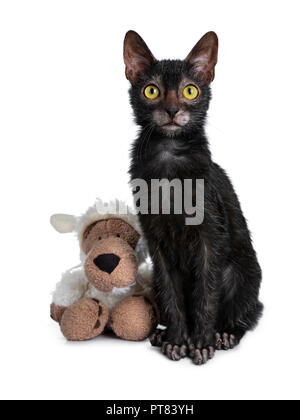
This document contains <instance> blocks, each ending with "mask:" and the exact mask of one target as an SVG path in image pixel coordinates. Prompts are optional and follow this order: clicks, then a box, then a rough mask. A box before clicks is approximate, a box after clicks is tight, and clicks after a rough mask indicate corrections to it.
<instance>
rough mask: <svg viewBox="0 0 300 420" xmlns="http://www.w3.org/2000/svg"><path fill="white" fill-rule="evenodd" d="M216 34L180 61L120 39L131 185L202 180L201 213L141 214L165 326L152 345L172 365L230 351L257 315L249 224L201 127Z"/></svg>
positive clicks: (134, 38) (134, 37) (131, 35)
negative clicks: (131, 137)
mask: <svg viewBox="0 0 300 420" xmlns="http://www.w3.org/2000/svg"><path fill="white" fill-rule="evenodd" d="M217 53H218V38H217V36H216V34H215V33H213V32H209V33H207V34H206V35H205V36H204V37H203V38H202V39H201V40H200V41H199V42H198V43H197V44H196V45H195V47H194V48H193V49H192V51H191V52H190V54H189V55H188V56H187V58H186V59H185V60H184V61H181V60H162V61H158V60H156V59H155V58H154V56H153V55H152V53H151V51H150V50H149V48H148V47H147V45H146V44H145V42H144V41H143V40H142V38H141V37H140V36H139V35H138V34H137V33H136V32H133V31H129V32H128V33H127V34H126V37H125V41H124V60H125V64H126V77H127V78H128V79H129V81H130V82H131V85H132V86H131V89H130V99H131V104H132V107H133V110H134V114H135V119H136V122H137V124H138V125H139V126H140V127H141V131H140V135H139V137H138V139H137V140H136V141H135V143H134V146H133V149H132V161H131V168H130V175H131V178H132V179H136V178H140V179H144V180H145V181H146V182H147V183H148V185H150V182H151V179H168V180H172V179H180V180H182V181H183V180H184V179H193V180H196V179H204V182H205V195H204V208H205V217H204V221H203V223H202V224H200V225H196V226H187V225H186V224H185V216H186V215H185V214H182V215H178V214H170V215H167V214H149V215H146V214H140V216H139V217H140V222H141V225H142V228H143V231H144V234H145V237H146V239H147V241H148V245H149V249H150V253H151V257H152V259H153V265H154V288H155V293H156V299H157V303H158V306H159V309H160V311H161V313H162V316H163V318H164V320H165V321H164V323H165V324H166V327H167V328H166V330H164V331H162V330H157V331H156V332H155V333H154V335H153V336H152V338H151V342H152V344H153V345H157V346H161V347H162V351H163V353H164V354H166V355H167V356H168V357H169V358H170V359H172V360H179V359H180V358H182V357H184V356H186V355H188V356H189V357H191V358H192V359H193V361H194V363H196V364H203V363H206V362H207V361H208V359H210V358H212V357H213V355H214V350H215V349H220V350H221V349H224V350H227V349H230V348H233V347H234V346H235V345H237V344H238V343H239V341H240V340H241V338H242V337H243V336H244V334H245V333H246V332H247V331H248V330H250V329H252V328H254V327H255V326H256V324H257V322H258V319H259V317H260V316H261V314H262V310H263V305H262V304H261V303H260V302H259V300H258V295H259V288H260V283H261V270H260V267H259V264H258V262H257V258H256V254H255V251H254V249H253V247H252V243H251V238H250V234H249V231H248V228H247V224H246V220H245V218H244V216H243V214H242V211H241V208H240V204H239V201H238V198H237V196H236V194H235V192H234V189H233V187H232V185H231V182H230V180H229V178H228V176H227V175H226V173H225V172H224V171H223V170H222V169H221V168H220V167H219V166H218V165H217V164H215V163H214V162H213V161H212V159H211V154H210V151H209V147H208V141H207V138H206V135H205V131H204V125H205V119H206V114H207V110H208V107H209V102H210V98H211V91H210V87H209V85H210V83H211V82H212V80H213V79H214V68H215V65H216V63H217Z"/></svg>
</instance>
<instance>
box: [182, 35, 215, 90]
mask: <svg viewBox="0 0 300 420" xmlns="http://www.w3.org/2000/svg"><path fill="white" fill-rule="evenodd" d="M185 61H187V62H188V63H190V64H191V65H192V70H193V72H194V73H195V75H196V76H197V77H199V78H200V79H202V80H203V82H204V83H206V84H210V83H211V82H212V81H213V80H214V77H215V66H216V64H217V61H218V37H217V35H216V34H215V33H214V32H208V33H207V34H206V35H204V36H203V37H202V38H201V39H200V41H198V42H197V44H196V45H195V46H194V48H193V49H192V51H191V52H190V53H189V55H188V56H187V57H186V59H185Z"/></svg>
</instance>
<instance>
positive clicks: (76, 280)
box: [53, 262, 152, 312]
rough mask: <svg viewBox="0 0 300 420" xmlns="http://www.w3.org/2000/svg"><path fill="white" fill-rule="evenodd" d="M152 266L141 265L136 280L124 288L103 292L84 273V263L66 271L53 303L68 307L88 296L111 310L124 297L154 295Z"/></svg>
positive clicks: (147, 263) (54, 295)
mask: <svg viewBox="0 0 300 420" xmlns="http://www.w3.org/2000/svg"><path fill="white" fill-rule="evenodd" d="M151 278H152V267H151V263H150V264H149V262H145V263H143V264H141V265H140V266H139V270H138V274H137V278H136V281H135V282H134V283H133V284H131V285H130V286H127V287H123V288H116V287H114V288H113V290H112V291H111V292H101V291H100V290H97V289H96V288H95V287H94V286H93V285H91V284H90V283H89V282H88V280H87V278H86V275H85V273H84V268H83V266H82V265H80V266H78V267H74V268H71V269H70V270H68V271H66V272H65V273H64V274H63V276H62V279H61V281H60V283H58V284H57V285H56V290H55V292H54V293H53V303H55V305H57V306H63V307H68V306H70V305H72V303H75V302H77V300H79V299H81V298H84V297H87V298H90V299H98V300H99V301H100V302H102V303H103V304H104V305H105V306H106V308H107V309H108V310H109V312H111V311H112V310H113V308H114V307H115V306H116V305H117V304H118V303H119V302H120V301H121V300H123V299H125V298H127V297H129V296H132V295H141V296H147V297H151V296H152V288H151Z"/></svg>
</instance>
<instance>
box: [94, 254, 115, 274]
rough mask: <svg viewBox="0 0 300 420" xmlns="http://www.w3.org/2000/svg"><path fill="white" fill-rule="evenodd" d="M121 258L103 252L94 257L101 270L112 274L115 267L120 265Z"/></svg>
mask: <svg viewBox="0 0 300 420" xmlns="http://www.w3.org/2000/svg"><path fill="white" fill-rule="evenodd" d="M119 262H120V258H119V257H118V256H117V255H115V254H101V255H98V257H97V258H95V259H94V264H95V265H96V266H97V267H98V268H100V270H102V271H105V272H106V273H108V274H111V273H112V272H113V271H114V269H115V268H116V267H117V266H118V264H119Z"/></svg>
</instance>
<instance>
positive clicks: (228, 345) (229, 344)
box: [216, 333, 239, 350]
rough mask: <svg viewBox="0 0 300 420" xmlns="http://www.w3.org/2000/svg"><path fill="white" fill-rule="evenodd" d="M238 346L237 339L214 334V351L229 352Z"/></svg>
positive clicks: (225, 334) (226, 335) (231, 335)
mask: <svg viewBox="0 0 300 420" xmlns="http://www.w3.org/2000/svg"><path fill="white" fill-rule="evenodd" d="M238 344H239V342H238V339H237V338H236V336H235V335H233V334H227V333H223V334H219V333H217V334H216V349H217V350H230V349H233V348H234V347H236V346H237V345H238Z"/></svg>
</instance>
